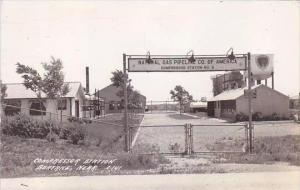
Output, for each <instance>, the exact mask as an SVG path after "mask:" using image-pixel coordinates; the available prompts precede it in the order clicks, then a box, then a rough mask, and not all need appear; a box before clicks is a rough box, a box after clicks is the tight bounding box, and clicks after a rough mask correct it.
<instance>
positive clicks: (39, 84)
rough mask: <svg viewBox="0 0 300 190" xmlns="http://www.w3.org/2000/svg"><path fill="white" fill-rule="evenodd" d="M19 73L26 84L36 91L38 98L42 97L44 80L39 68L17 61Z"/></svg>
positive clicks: (28, 87)
mask: <svg viewBox="0 0 300 190" xmlns="http://www.w3.org/2000/svg"><path fill="white" fill-rule="evenodd" d="M17 73H18V74H20V75H22V78H23V79H24V86H25V87H26V88H27V89H30V90H32V91H33V92H35V93H36V95H37V97H38V98H41V96H42V92H43V86H44V81H43V79H42V77H41V75H40V74H39V73H38V72H37V70H35V69H33V68H31V67H29V66H26V65H23V64H21V63H17Z"/></svg>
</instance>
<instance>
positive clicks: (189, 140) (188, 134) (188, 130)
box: [184, 123, 194, 155]
mask: <svg viewBox="0 0 300 190" xmlns="http://www.w3.org/2000/svg"><path fill="white" fill-rule="evenodd" d="M192 127H193V126H192V124H190V123H187V124H185V125H184V129H185V130H184V131H185V154H187V155H191V154H192V153H193V152H194V151H193V129H192Z"/></svg>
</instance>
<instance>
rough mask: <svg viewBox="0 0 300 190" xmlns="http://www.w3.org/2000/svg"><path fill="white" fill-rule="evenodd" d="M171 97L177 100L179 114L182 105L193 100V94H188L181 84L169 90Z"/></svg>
mask: <svg viewBox="0 0 300 190" xmlns="http://www.w3.org/2000/svg"><path fill="white" fill-rule="evenodd" d="M170 94H171V99H172V100H174V101H178V102H179V112H180V114H181V110H182V106H183V105H184V104H186V103H188V102H190V101H192V100H193V96H191V95H190V94H189V92H188V91H186V90H185V89H184V88H183V87H182V86H180V85H177V86H175V88H174V90H171V91H170Z"/></svg>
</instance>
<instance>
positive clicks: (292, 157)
mask: <svg viewBox="0 0 300 190" xmlns="http://www.w3.org/2000/svg"><path fill="white" fill-rule="evenodd" d="M236 143H240V142H238V141H236ZM232 146H233V144H232V143H228V142H221V143H218V144H214V145H213V146H211V149H212V150H213V149H215V148H220V147H223V148H224V147H227V148H230V147H232ZM220 158H223V159H220ZM216 160H218V161H217V162H219V161H220V160H223V162H225V163H253V164H271V163H275V162H288V163H289V164H292V165H297V166H300V135H286V136H273V137H258V138H256V139H255V140H254V150H253V154H251V155H250V154H224V155H219V158H218V159H216Z"/></svg>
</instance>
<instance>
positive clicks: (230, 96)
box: [207, 84, 287, 102]
mask: <svg viewBox="0 0 300 190" xmlns="http://www.w3.org/2000/svg"><path fill="white" fill-rule="evenodd" d="M259 87H260V88H268V89H270V90H272V91H273V92H275V93H277V94H280V95H282V96H286V95H284V94H282V93H281V92H279V91H276V90H274V89H272V88H269V87H268V86H265V85H263V84H258V85H254V86H252V87H251V89H252V90H254V89H257V88H259ZM244 90H248V87H244V88H237V89H231V90H226V91H224V92H222V93H221V94H218V95H217V96H214V97H212V98H210V99H208V100H207V101H208V102H213V101H221V100H235V99H237V98H239V97H241V96H243V95H244ZM286 97H287V96H286Z"/></svg>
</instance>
